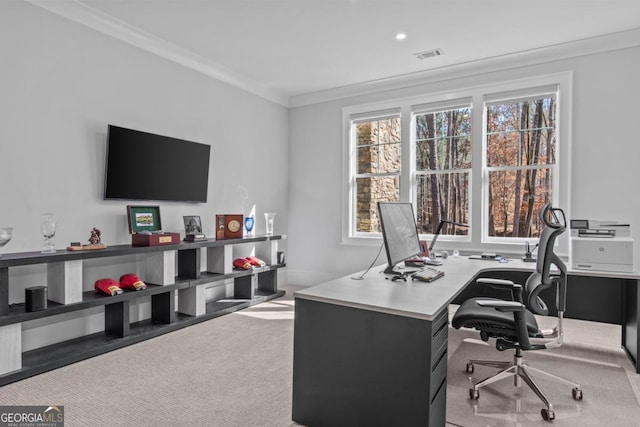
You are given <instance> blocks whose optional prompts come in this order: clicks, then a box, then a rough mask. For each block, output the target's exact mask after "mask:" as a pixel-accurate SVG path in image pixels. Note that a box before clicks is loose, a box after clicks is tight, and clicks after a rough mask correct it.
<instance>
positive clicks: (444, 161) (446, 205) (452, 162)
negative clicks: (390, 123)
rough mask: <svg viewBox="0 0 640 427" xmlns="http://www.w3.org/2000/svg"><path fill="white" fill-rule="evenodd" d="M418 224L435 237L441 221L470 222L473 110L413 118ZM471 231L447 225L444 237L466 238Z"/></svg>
mask: <svg viewBox="0 0 640 427" xmlns="http://www.w3.org/2000/svg"><path fill="white" fill-rule="evenodd" d="M413 123H414V131H415V152H416V164H415V171H416V172H415V175H416V184H415V187H416V216H417V218H416V220H417V225H418V230H419V231H420V233H423V234H427V233H435V232H436V229H437V227H438V225H439V224H440V221H441V220H448V221H452V222H457V223H465V224H466V223H468V222H469V182H470V174H471V167H472V163H471V162H472V156H471V106H470V105H465V106H460V107H455V108H451V109H447V110H439V111H432V112H420V113H417V114H414V121H413ZM468 230H469V228H468V227H456V226H455V225H451V224H450V223H445V224H444V226H443V228H442V230H441V233H442V234H459V235H466V234H467V233H468Z"/></svg>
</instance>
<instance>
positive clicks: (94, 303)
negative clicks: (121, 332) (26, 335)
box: [0, 281, 190, 326]
mask: <svg viewBox="0 0 640 427" xmlns="http://www.w3.org/2000/svg"><path fill="white" fill-rule="evenodd" d="M189 286H190V283H189V282H188V281H179V282H177V283H175V284H173V285H166V286H160V285H154V284H149V283H147V289H144V290H141V291H124V292H123V293H122V294H120V295H114V296H108V295H104V294H101V293H99V292H96V291H86V292H83V293H82V302H76V303H71V304H60V303H57V302H55V301H51V300H49V301H47V308H46V309H44V310H40V311H33V312H27V311H25V306H24V304H14V305H10V306H9V314H7V315H5V316H0V326H4V325H11V324H13V323H21V322H27V321H29V320H34V319H40V318H43V317H49V316H55V315H58V314H64V313H70V312H72V311H79V310H84V309H87V308H91V307H99V306H103V305H109V304H116V303H119V302H122V301H128V300H134V299H138V298H143V297H146V296H151V295H156V294H160V293H164V292H169V291H172V290H174V289H184V288H188V287H189Z"/></svg>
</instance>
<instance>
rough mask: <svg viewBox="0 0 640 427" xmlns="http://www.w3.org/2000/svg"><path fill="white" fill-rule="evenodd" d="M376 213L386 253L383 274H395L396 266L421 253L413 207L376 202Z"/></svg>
mask: <svg viewBox="0 0 640 427" xmlns="http://www.w3.org/2000/svg"><path fill="white" fill-rule="evenodd" d="M378 213H379V214H380V225H381V227H382V238H383V239H384V247H385V249H386V252H387V268H386V269H385V270H384V273H385V274H397V273H399V272H398V271H397V270H395V266H396V265H397V264H399V263H401V262H402V261H404V260H406V259H408V258H411V257H414V256H416V255H419V254H420V253H421V252H422V248H421V247H420V237H419V236H418V229H417V227H416V217H415V216H414V215H413V205H412V204H411V203H403V202H378Z"/></svg>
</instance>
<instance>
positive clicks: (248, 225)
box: [244, 216, 255, 236]
mask: <svg viewBox="0 0 640 427" xmlns="http://www.w3.org/2000/svg"><path fill="white" fill-rule="evenodd" d="M254 225H255V220H254V218H253V217H252V216H247V217H245V218H244V229H245V230H247V236H253V226H254Z"/></svg>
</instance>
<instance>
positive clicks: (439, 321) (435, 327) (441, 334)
mask: <svg viewBox="0 0 640 427" xmlns="http://www.w3.org/2000/svg"><path fill="white" fill-rule="evenodd" d="M448 322H449V312H448V310H444V313H441V314H440V315H438V317H437V318H436V319H435V320H434V321H433V322H432V324H431V367H432V368H433V367H434V366H435V364H436V363H437V362H438V360H439V358H440V355H441V354H442V352H441V349H442V347H443V346H444V347H445V349H446V346H447V343H448V338H449V323H448Z"/></svg>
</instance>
